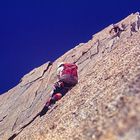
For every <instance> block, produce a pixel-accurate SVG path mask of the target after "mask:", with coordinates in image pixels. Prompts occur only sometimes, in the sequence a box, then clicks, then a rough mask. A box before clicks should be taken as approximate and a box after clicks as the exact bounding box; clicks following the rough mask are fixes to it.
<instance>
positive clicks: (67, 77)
mask: <svg viewBox="0 0 140 140" xmlns="http://www.w3.org/2000/svg"><path fill="white" fill-rule="evenodd" d="M63 67H64V68H63V70H62V72H61V75H60V80H61V81H63V82H65V83H68V84H71V85H75V84H77V82H78V74H77V69H78V67H77V66H76V65H75V64H71V63H65V64H64V65H63Z"/></svg>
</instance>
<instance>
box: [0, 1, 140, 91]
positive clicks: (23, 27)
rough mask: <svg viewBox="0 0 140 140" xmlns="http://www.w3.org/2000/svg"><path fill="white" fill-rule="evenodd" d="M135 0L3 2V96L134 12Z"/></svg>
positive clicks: (139, 7) (0, 87)
mask: <svg viewBox="0 0 140 140" xmlns="http://www.w3.org/2000/svg"><path fill="white" fill-rule="evenodd" d="M137 11H140V1H138V0H137V1H136V0H28V1H25V0H24V1H23V2H22V1H20V0H17V1H14V0H9V1H8V0H3V2H0V93H3V92H5V91H7V90H9V89H10V88H12V87H13V86H15V85H17V83H18V82H19V80H20V79H21V78H22V76H23V75H25V74H26V73H28V72H29V71H30V70H32V69H34V68H35V67H38V66H40V65H42V64H44V63H45V62H47V61H48V60H51V61H54V60H55V59H56V58H58V57H59V56H61V55H62V54H64V52H66V51H68V50H69V49H71V48H73V47H74V46H76V45H78V44H79V43H84V42H87V41H88V40H90V39H91V37H92V35H93V34H95V33H96V32H99V31H100V30H102V29H103V28H105V27H106V26H108V25H110V24H112V23H116V22H118V21H120V20H121V19H123V18H125V17H126V16H128V15H129V14H131V13H132V12H133V13H135V12H137Z"/></svg>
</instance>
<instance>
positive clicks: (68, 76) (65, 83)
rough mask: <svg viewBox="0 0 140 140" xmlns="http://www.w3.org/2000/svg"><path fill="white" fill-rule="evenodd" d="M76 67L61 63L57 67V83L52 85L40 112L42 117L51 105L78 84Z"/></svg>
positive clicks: (71, 64)
mask: <svg viewBox="0 0 140 140" xmlns="http://www.w3.org/2000/svg"><path fill="white" fill-rule="evenodd" d="M77 69H78V67H77V65H76V64H73V63H65V62H61V63H59V64H58V66H57V78H58V81H57V82H56V83H54V86H53V91H52V92H51V93H50V98H49V100H48V101H47V103H46V105H45V106H44V108H43V109H42V111H41V112H40V116H43V115H44V114H45V113H46V112H47V111H48V109H49V108H50V107H51V105H53V104H55V102H56V101H58V100H60V99H61V98H62V97H63V96H64V95H65V94H66V93H67V92H68V91H69V90H70V89H71V88H72V87H73V86H75V85H76V84H77V83H78V74H77Z"/></svg>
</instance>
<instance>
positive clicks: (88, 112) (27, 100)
mask: <svg viewBox="0 0 140 140" xmlns="http://www.w3.org/2000/svg"><path fill="white" fill-rule="evenodd" d="M60 61H67V62H74V63H76V64H77V65H78V67H79V69H78V72H79V83H78V84H77V85H76V86H75V87H74V88H73V89H71V90H70V91H69V92H68V93H67V94H66V95H65V96H64V97H63V98H62V99H61V100H60V101H58V102H57V103H56V104H55V105H54V107H53V108H52V109H50V110H49V111H48V112H47V113H46V114H45V115H44V116H42V117H40V116H39V115H38V113H39V112H40V111H41V109H42V108H43V105H44V104H45V102H46V101H47V99H48V96H49V93H50V92H51V90H52V85H53V83H54V82H55V81H56V66H57V63H58V62H60ZM13 139H14V140H140V15H139V13H135V14H131V15H130V16H128V17H127V18H125V19H124V20H122V21H121V22H119V23H116V24H112V25H110V26H108V27H107V28H105V29H104V30H102V31H101V32H99V33H97V34H95V35H94V36H93V37H92V39H91V40H89V41H88V42H87V43H81V44H79V45H78V46H76V47H75V48H73V49H72V50H70V51H68V52H67V53H66V54H64V55H63V56H62V57H60V58H58V59H57V60H56V61H55V62H53V63H51V62H47V63H46V64H44V65H42V66H40V67H39V68H36V69H34V70H33V71H31V72H30V73H29V74H27V75H25V76H24V77H23V78H22V79H21V81H20V83H19V84H18V85H17V86H16V87H14V88H13V89H11V90H9V91H8V92H7V93H5V94H2V95H0V140H13Z"/></svg>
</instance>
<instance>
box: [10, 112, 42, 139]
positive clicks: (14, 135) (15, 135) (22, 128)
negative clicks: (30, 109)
mask: <svg viewBox="0 0 140 140" xmlns="http://www.w3.org/2000/svg"><path fill="white" fill-rule="evenodd" d="M39 114H40V112H39V113H38V114H37V115H36V116H35V117H34V118H33V119H32V120H31V121H29V122H28V123H27V124H25V125H24V126H22V127H21V130H20V131H19V132H17V133H15V134H13V135H12V136H11V137H10V138H9V139H8V140H13V139H14V138H15V137H17V136H18V135H19V134H20V133H21V132H22V131H23V130H24V128H26V127H27V126H28V125H30V124H31V123H32V122H33V121H34V120H35V119H36V118H37V117H38V116H39Z"/></svg>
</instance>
